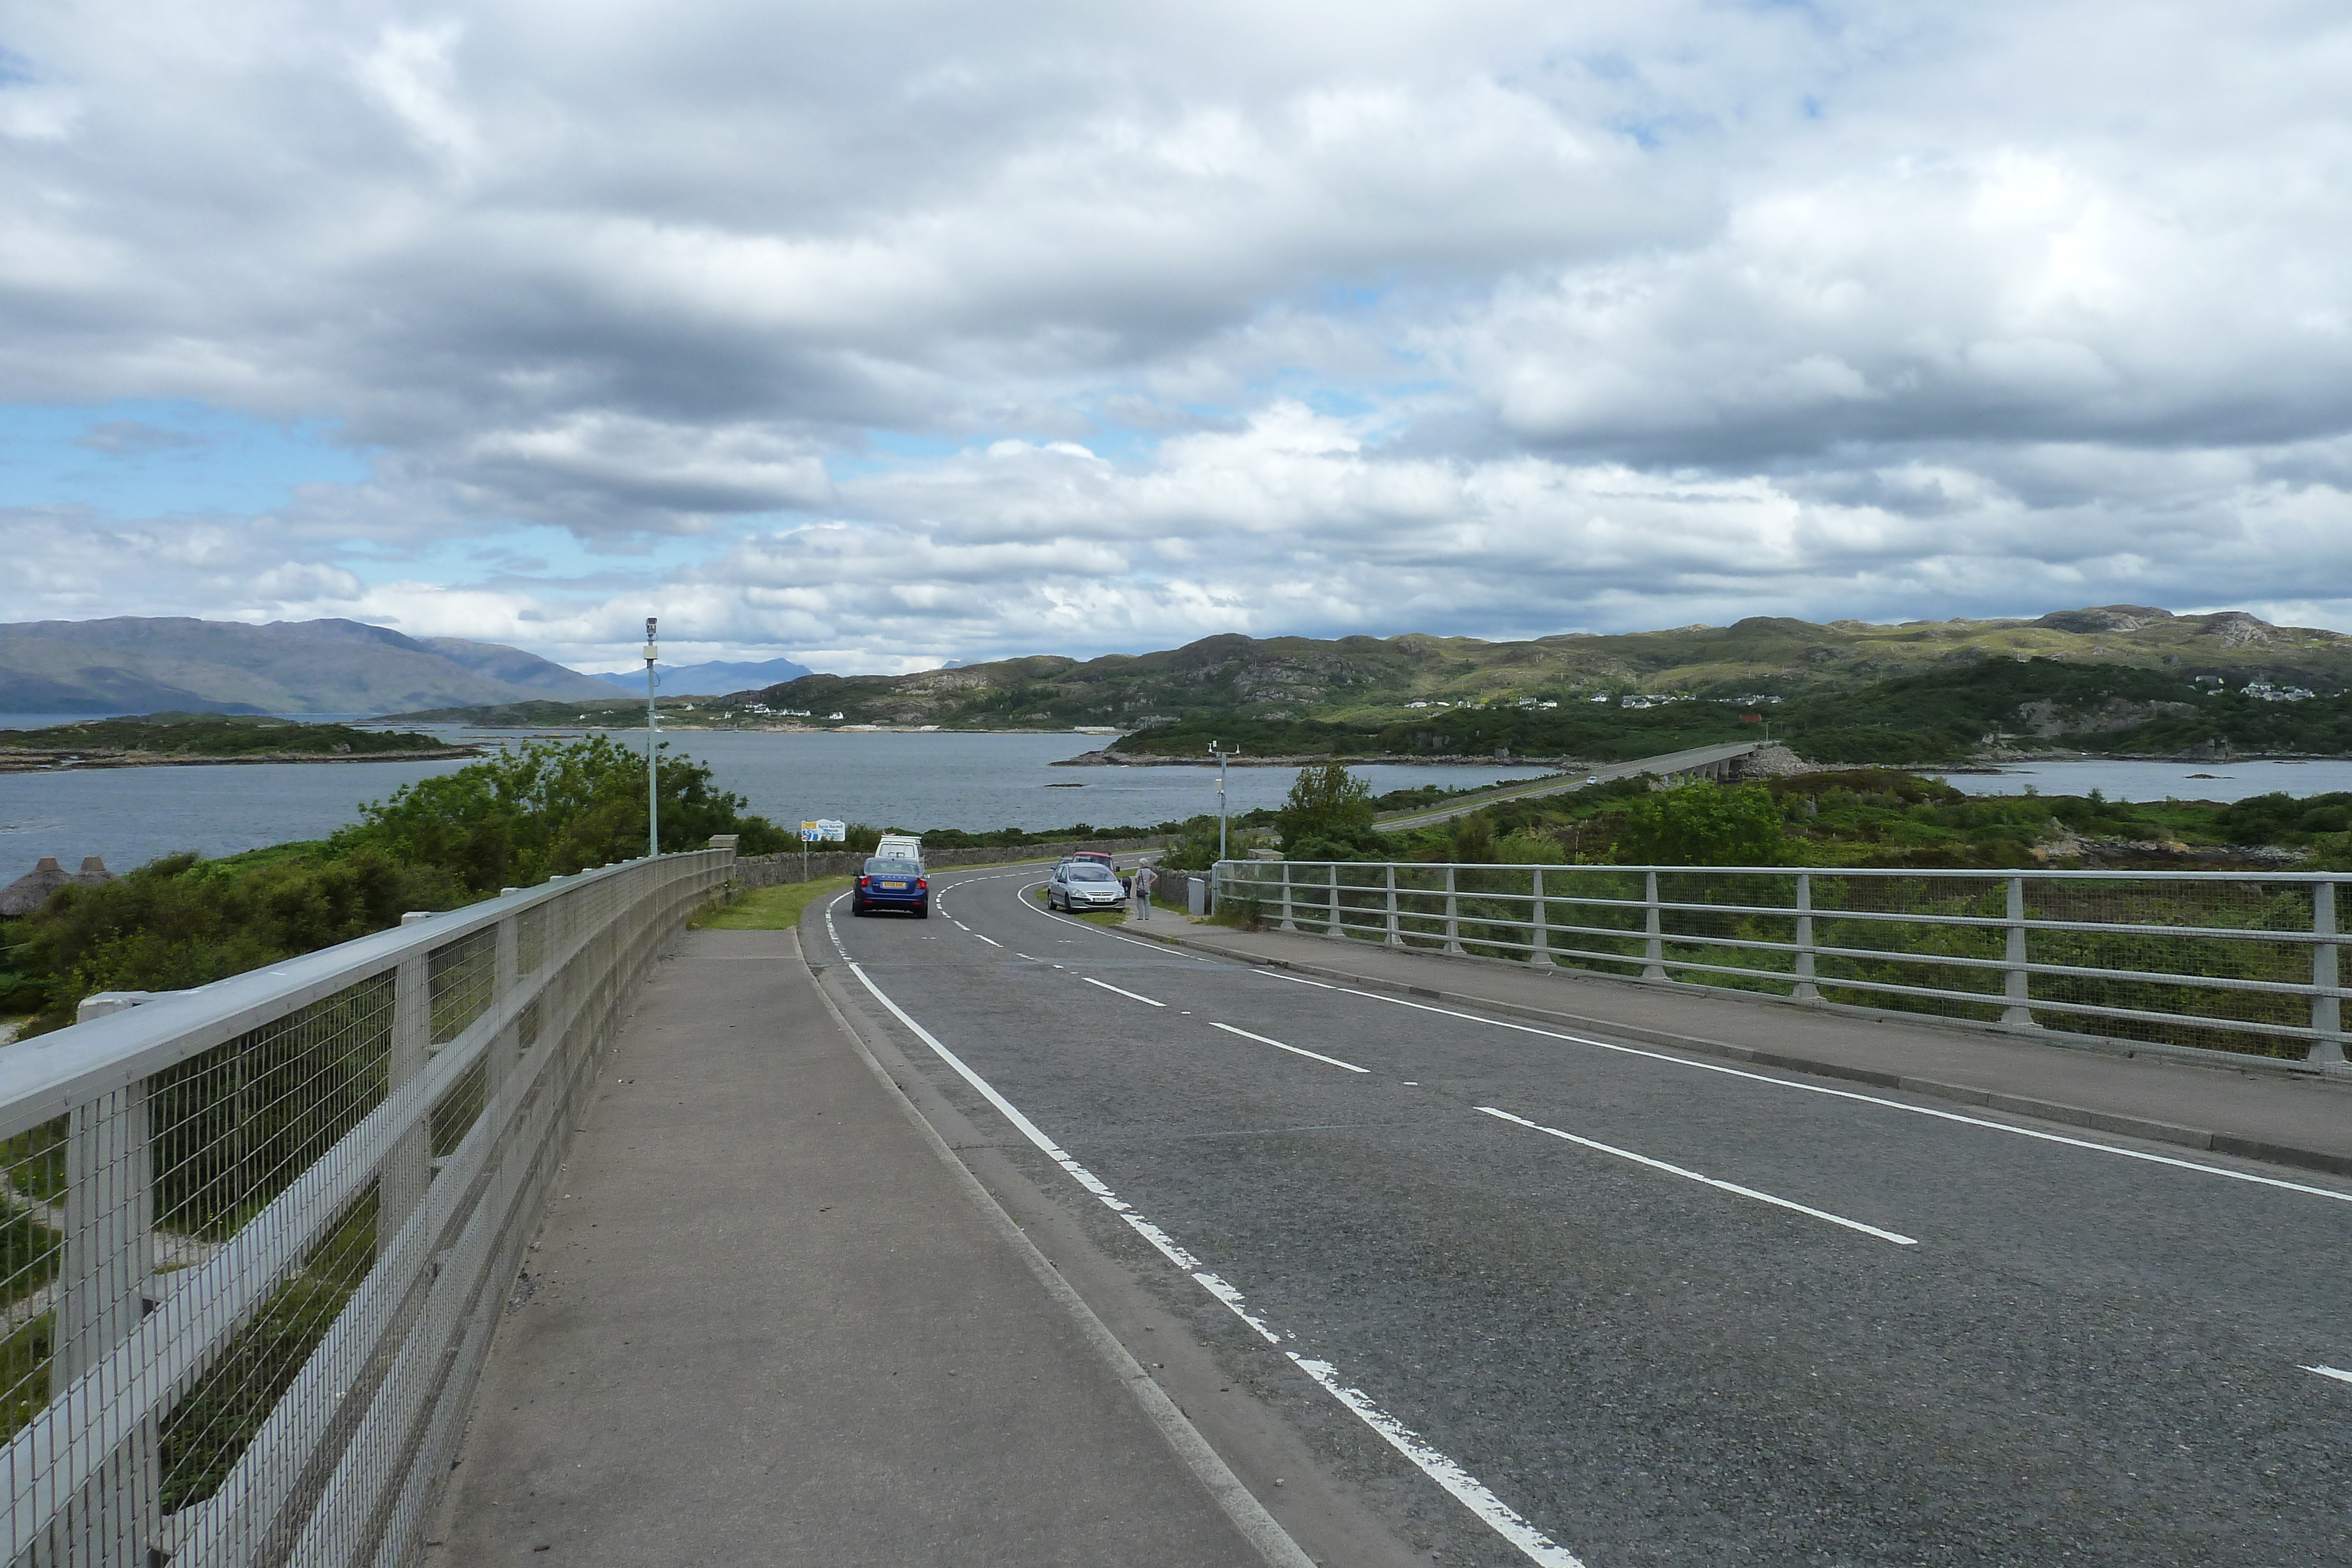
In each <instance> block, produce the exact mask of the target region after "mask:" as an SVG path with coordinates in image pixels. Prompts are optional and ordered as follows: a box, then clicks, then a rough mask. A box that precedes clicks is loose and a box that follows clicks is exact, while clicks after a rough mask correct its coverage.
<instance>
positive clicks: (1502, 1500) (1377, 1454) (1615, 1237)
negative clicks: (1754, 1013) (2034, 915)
mask: <svg viewBox="0 0 2352 1568" xmlns="http://www.w3.org/2000/svg"><path fill="white" fill-rule="evenodd" d="M1042 877H1043V873H1042V872H1040V871H1039V870H1036V869H1034V868H1031V869H1027V870H1024V871H1020V872H1015V873H1005V872H979V873H961V874H959V873H944V874H942V875H940V876H939V877H937V878H935V879H934V883H933V885H934V888H935V889H936V890H937V895H936V896H937V899H938V913H937V914H936V915H935V916H934V917H933V918H932V919H930V920H928V921H917V920H914V919H911V918H907V917H877V918H871V919H852V918H850V916H849V915H848V912H847V909H846V906H845V905H841V906H838V907H836V908H835V909H834V910H833V912H832V915H831V920H830V925H831V932H832V935H833V937H834V939H835V940H836V941H837V943H838V946H839V949H840V951H841V953H842V954H844V955H845V956H846V958H847V959H849V960H850V961H851V963H850V964H848V965H846V966H839V965H838V961H837V960H836V959H834V956H833V955H831V954H827V953H825V952H824V951H823V950H822V948H821V942H822V940H823V934H822V933H820V932H814V931H813V932H812V933H811V934H810V935H811V936H812V937H813V938H814V939H813V940H812V941H811V942H810V944H809V951H810V954H811V957H812V959H813V960H814V961H819V962H824V961H828V960H833V961H834V962H835V963H836V965H837V967H838V969H839V971H840V972H836V973H835V975H834V976H833V977H832V978H833V979H834V980H835V981H836V982H838V983H839V985H840V988H841V990H842V992H843V993H844V994H845V995H849V996H852V997H854V998H861V999H862V1002H863V1005H864V1006H865V1008H866V1010H867V1011H868V1012H869V1013H870V1014H871V1015H872V1017H873V1018H874V1019H877V1020H879V1023H878V1027H880V1028H882V1029H885V1030H889V1031H890V1032H891V1035H892V1039H893V1040H894V1042H895V1043H896V1044H897V1045H898V1047H899V1048H900V1049H901V1050H903V1052H904V1054H905V1057H906V1059H907V1061H908V1062H909V1063H911V1064H912V1065H913V1067H914V1068H915V1070H916V1071H919V1073H920V1074H921V1076H922V1077H923V1078H924V1079H925V1080H926V1081H927V1082H928V1084H929V1088H930V1090H931V1091H932V1092H935V1094H936V1096H937V1097H938V1098H940V1100H942V1101H943V1102H944V1103H947V1104H949V1105H951V1106H952V1107H953V1108H954V1110H955V1111H956V1112H958V1113H961V1115H962V1117H964V1118H965V1119H966V1121H967V1122H968V1124H969V1126H970V1127H971V1129H975V1130H976V1134H977V1137H978V1139H979V1141H980V1142H981V1143H982V1144H983V1145H989V1148H988V1149H986V1150H985V1151H972V1150H970V1149H968V1150H967V1154H966V1157H967V1158H968V1159H971V1158H976V1157H978V1155H979V1153H981V1152H986V1153H990V1154H992V1155H1001V1157H1002V1158H1003V1159H1004V1160H1007V1161H1009V1162H1011V1163H1012V1164H1013V1166H1017V1167H1018V1169H1019V1170H1020V1171H1021V1173H1022V1174H1023V1176H1025V1177H1027V1178H1028V1179H1029V1180H1030V1181H1032V1182H1033V1183H1034V1186H1035V1187H1036V1188H1037V1189H1038V1190H1039V1191H1041V1192H1043V1193H1045V1194H1046V1195H1047V1196H1048V1199H1049V1200H1050V1201H1051V1202H1052V1203H1053V1204H1055V1205H1057V1206H1058V1207H1059V1210H1060V1212H1061V1214H1062V1216H1063V1217H1064V1218H1065V1219H1066V1223H1067V1224H1069V1225H1071V1226H1074V1227H1076V1228H1079V1229H1081V1230H1082V1231H1083V1232H1084V1234H1085V1236H1086V1237H1087V1239H1089V1240H1090V1241H1091V1243H1092V1244H1093V1245H1094V1246H1096V1247H1097V1248H1098V1249H1101V1251H1102V1252H1103V1253H1105V1254H1107V1255H1108V1256H1110V1257H1112V1258H1114V1259H1116V1260H1118V1261H1119V1262H1120V1263H1122V1264H1124V1265H1125V1266H1127V1267H1128V1268H1129V1269H1131V1270H1133V1271H1134V1273H1135V1275H1136V1276H1137V1277H1138V1278H1139V1280H1140V1281H1142V1282H1143V1285H1144V1287H1145V1288H1147V1289H1149V1290H1150V1291H1152V1292H1153V1293H1154V1294H1155V1296H1156V1298H1157V1299H1158V1300H1159V1301H1161V1303H1162V1304H1163V1305H1164V1307H1165V1309H1166V1311H1167V1312H1168V1313H1169V1314H1171V1317H1172V1318H1173V1319H1175V1320H1176V1321H1177V1322H1180V1323H1181V1325H1182V1326H1183V1328H1184V1329H1185V1330H1186V1331H1187V1332H1189V1333H1191V1334H1192V1336H1193V1338H1194V1339H1195V1340H1196V1341H1197V1343H1198V1345H1199V1346H1200V1347H1203V1348H1204V1349H1205V1352H1206V1354H1207V1356H1208V1357H1209V1358H1211V1360H1212V1361H1213V1366H1214V1367H1215V1369H1216V1372H1215V1375H1214V1376H1215V1378H1217V1379H1222V1380H1223V1383H1222V1385H1221V1386H1217V1387H1213V1388H1211V1389H1210V1390H1208V1391H1207V1392H1206V1393H1204V1394H1203V1395H1202V1396H1201V1397H1200V1398H1198V1399H1196V1400H1195V1401H1194V1402H1193V1405H1192V1406H1189V1407H1188V1408H1190V1409H1191V1412H1192V1414H1193V1415H1194V1416H1195V1418H1196V1419H1199V1420H1202V1424H1203V1430H1204V1431H1206V1432H1208V1433H1209V1435H1210V1437H1211V1438H1212V1440H1213V1441H1215V1440H1217V1435H1218V1433H1219V1431H1220V1430H1223V1429H1228V1428H1233V1429H1239V1428H1240V1427H1247V1425H1248V1423H1247V1422H1246V1421H1238V1422H1235V1421H1228V1422H1226V1423H1225V1425H1224V1427H1220V1425H1219V1420H1220V1419H1221V1417H1218V1416H1217V1414H1216V1412H1215V1411H1213V1410H1211V1411H1207V1412H1204V1411H1203V1410H1202V1408H1201V1406H1203V1405H1206V1404H1209V1403H1211V1402H1213V1401H1216V1400H1222V1399H1230V1400H1233V1401H1236V1402H1240V1401H1246V1402H1250V1404H1251V1407H1252V1408H1253V1409H1255V1411H1257V1412H1258V1413H1260V1414H1261V1415H1262V1416H1265V1419H1266V1420H1267V1421H1269V1422H1272V1423H1275V1424H1278V1425H1279V1426H1280V1427H1281V1428H1282V1429H1284V1430H1285V1431H1286V1432H1288V1433H1289V1434H1291V1435H1293V1436H1294V1437H1295V1438H1296V1439H1297V1443H1298V1444H1299V1445H1300V1447H1301V1448H1303V1449H1304V1450H1307V1451H1311V1452H1312V1453H1313V1454H1314V1455H1315V1456H1316V1457H1317V1459H1318V1462H1319V1463H1320V1464H1321V1465H1322V1466H1323V1467H1324V1468H1325V1469H1328V1471H1329V1473H1330V1474H1331V1475H1332V1476H1334V1477H1336V1478H1337V1479H1338V1484H1339V1485H1340V1486H1341V1487H1343V1488H1344V1489H1346V1490H1349V1492H1350V1494H1351V1495H1353V1496H1355V1497H1357V1498H1359V1499H1360V1500H1362V1501H1363V1504H1364V1506H1365V1507H1367V1508H1368V1509H1370V1510H1372V1511H1376V1512H1377V1513H1378V1514H1379V1515H1380V1517H1381V1520H1382V1521H1383V1522H1384V1523H1385V1524H1386V1525H1387V1527H1388V1528H1389V1529H1390V1530H1391V1531H1393V1532H1394V1533H1395V1535H1396V1536H1397V1537H1398V1538H1400V1539H1402V1540H1405V1541H1409V1542H1412V1544H1413V1546H1414V1549H1415V1550H1417V1551H1422V1552H1428V1553H1429V1556H1430V1560H1432V1561H1435V1562H1442V1563H1492V1564H1521V1563H1530V1562H1532V1563H1545V1564H1551V1565H1554V1568H1559V1565H1565V1564H1570V1563H1582V1564H1589V1565H1591V1568H1620V1565H1630V1564H1654V1563H1691V1564H1707V1565H1714V1564H1724V1563H1742V1564H1771V1565H1789V1568H1796V1565H1799V1564H1806V1565H1811V1564H1898V1563H1899V1564H1912V1563H1917V1564H1930V1563H1934V1564H1943V1563H1954V1564H1958V1563H1967V1564H1995V1563H1999V1564H2009V1563H2014V1564H2021V1565H2023V1564H2034V1565H2044V1564H2052V1563H2068V1564H2077V1565H2093V1564H2097V1565H2112V1568H2146V1565H2148V1564H2156V1563H2199V1564H2207V1565H2217V1568H2218V1565H2228V1568H2293V1565H2303V1564H2308V1565H2311V1568H2323V1565H2324V1568H2342V1565H2343V1564H2344V1563H2352V1311H2347V1298H2346V1279H2347V1260H2352V1182H2346V1181H2342V1180H2338V1179H2336V1178H2332V1177H2327V1176H2302V1175H2300V1174H2298V1173H2294V1172H2287V1171H2282V1170H2279V1169H2276V1168H2273V1167H2266V1166H2257V1165H2253V1164H2251V1163H2241V1162H2233V1161H2231V1160H2229V1159H2226V1158H2221V1157H2212V1156H2205V1155H2195V1156H2189V1157H2180V1156H2179V1152H2178V1151H2166V1150H2164V1149H2162V1148H2160V1147H2159V1146H2158V1145H2134V1144H2131V1143H2129V1142H2128V1141H2126V1140H2122V1139H2109V1138H2103V1137H2101V1136H2099V1135H2096V1134H2082V1133H2081V1132H2080V1130H2079V1129H2040V1132H2041V1134H2042V1135H2034V1134H2035V1132H2036V1128H2035V1125H2034V1124H2026V1123H2021V1122H2013V1121H2011V1122H2004V1121H2002V1120H2000V1119H1999V1118H1996V1117H1991V1116H1976V1115H1968V1114H1962V1113H1958V1112H1956V1111H1955V1110H1953V1109H1952V1108H1951V1107H1950V1106H1949V1105H1948V1104H1941V1103H1934V1102H1928V1101H1926V1100H1914V1099H1911V1098H1909V1097H1906V1096H1905V1095H1903V1094H1901V1093H1899V1092H1869V1093H1862V1092H1854V1091H1853V1089H1852V1088H1851V1087H1850V1086H1849V1087H1847V1088H1844V1089H1841V1088H1839V1087H1837V1086H1835V1085H1834V1084H1832V1083H1831V1082H1826V1081H1819V1080H1808V1079H1804V1078H1801V1077H1798V1076H1795V1075H1791V1074H1780V1073H1774V1072H1759V1071H1748V1070H1745V1069H1736V1068H1732V1067H1729V1066H1727V1065H1726V1064H1723V1063H1721V1062H1715V1063H1708V1062H1704V1061H1689V1060H1685V1059H1682V1058H1678V1057H1675V1056H1674V1055H1672V1054H1670V1053H1666V1052H1662V1051H1653V1050H1647V1049H1639V1048H1632V1047H1628V1046H1625V1045H1624V1044H1622V1042H1612V1041H1610V1040H1607V1039H1606V1038H1605V1037H1603V1036H1601V1035H1597V1034H1595V1035H1588V1036H1585V1037H1582V1038H1575V1037H1570V1036H1568V1035H1566V1034H1564V1033H1560V1032H1556V1031H1547V1030H1542V1029H1539V1028H1537V1027H1535V1026H1533V1025H1530V1024H1527V1023H1524V1022H1517V1021H1513V1020H1508V1019H1499V1018H1486V1017H1481V1016H1479V1015H1477V1014H1476V1013H1475V1012H1474V1011H1471V1010H1468V1009H1458V1008H1453V1007H1450V1006H1440V1005H1437V1004H1427V1003H1419V1002H1415V1001H1413V1000H1412V999H1411V998H1394V997H1387V996H1379V995H1373V994H1370V993H1366V992H1357V991H1352V990H1349V989H1347V988H1340V987H1334V986H1328V985H1321V984H1315V983H1310V982H1307V981H1305V980H1302V979H1298V978H1294V977H1282V976H1280V975H1278V974H1276V973H1274V972H1272V971H1269V970H1265V969H1259V968H1252V967H1244V966H1241V965H1236V964H1228V963H1223V962H1217V961H1213V960H1210V959H1205V958H1202V957H1198V956H1191V955H1187V954H1183V953H1180V952H1175V951H1172V950H1169V949H1164V948H1160V947H1159V946H1154V945H1150V944H1145V943H1139V942H1137V941H1135V940H1133V939H1132V938H1131V937H1129V936H1124V935H1122V934H1120V933H1118V932H1116V931H1111V930H1106V929H1103V928H1101V927H1098V926H1095V925H1088V924H1086V923H1084V922H1080V921H1076V920H1071V919H1068V918H1066V917H1062V916H1058V915H1048V914H1046V913H1045V912H1043V911H1041V910H1039V909H1037V908H1036V907H1035V906H1034V904H1032V903H1031V902H1029V901H1028V900H1027V899H1025V898H1024V890H1025V889H1031V888H1034V887H1035V886H1037V885H1038V884H1040V883H1041V881H1042ZM812 918H813V920H814V919H815V918H816V917H815V916H814V915H813V916H812ZM1160 918H1162V919H1166V918H1170V916H1169V915H1166V914H1165V913H1163V914H1162V915H1160ZM2053 1131H2055V1132H2063V1134H2064V1135H2063V1137H2062V1136H2052V1135H2050V1134H2052V1133H2053ZM2148 1155H2157V1156H2158V1157H2154V1158H2151V1157H2146V1156H2148ZM2135 1156H2138V1157H2135ZM1107 1315H1108V1314H1107ZM1130 1348H1136V1354H1137V1355H1138V1358H1139V1360H1141V1361H1143V1363H1144V1364H1145V1365H1146V1366H1147V1367H1150V1366H1153V1365H1155V1364H1173V1363H1175V1362H1176V1360H1177V1358H1176V1356H1175V1355H1173V1354H1163V1355H1159V1356H1156V1357H1155V1355H1154V1354H1153V1347H1152V1346H1150V1345H1145V1346H1142V1347H1140V1348H1137V1347H1133V1346H1131V1347H1130ZM1169 1375H1171V1376H1172V1375H1173V1374H1169ZM1183 1399H1184V1396H1181V1395H1180V1403H1182V1402H1183ZM1235 1468H1236V1469H1239V1470H1242V1471H1244V1474H1248V1473H1250V1472H1249V1467H1248V1466H1247V1464H1246V1463H1245V1462H1244V1461H1242V1460H1238V1459H1237V1460H1236V1463H1235ZM1276 1511H1277V1512H1279V1511H1280V1510H1279V1508H1277V1510H1276ZM1301 1544H1302V1545H1306V1546H1307V1548H1308V1550H1309V1551H1310V1552H1312V1551H1313V1550H1314V1543H1313V1542H1311V1541H1309V1540H1304V1539H1303V1540H1302V1542H1301ZM1331 1560H1337V1559H1331Z"/></svg>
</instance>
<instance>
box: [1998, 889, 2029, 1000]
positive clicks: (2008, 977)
mask: <svg viewBox="0 0 2352 1568" xmlns="http://www.w3.org/2000/svg"><path fill="white" fill-rule="evenodd" d="M2005 962H2006V963H2007V965H2008V968H2007V969H2006V971H2005V972H2004V973H2003V975H2002V977H2001V997H2002V1000H2003V1002H2004V1003H2005V1004H2006V1005H2004V1006H2003V1007H2002V1008H2001V1009H2000V1021H2001V1022H2002V1024H2003V1025H2005V1026H2007V1027H2008V1028H2011V1029H2032V1028H2034V1027H2035V1025H2034V1022H2033V1009H2032V1008H2030V1007H2028V1006H2027V1005H2026V1001H2027V994H2026V985H2025V982H2026V979H2027V975H2026V973H2025V879H2024V878H2023V877H2021V876H2013V877H2011V878H2010V879H2009V948H2008V953H2007V956H2006V958H2005Z"/></svg>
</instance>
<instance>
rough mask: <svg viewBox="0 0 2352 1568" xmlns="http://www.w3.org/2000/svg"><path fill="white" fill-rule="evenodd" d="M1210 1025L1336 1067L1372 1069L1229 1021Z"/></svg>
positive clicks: (1358, 1069) (1349, 1069) (1363, 1070)
mask: <svg viewBox="0 0 2352 1568" xmlns="http://www.w3.org/2000/svg"><path fill="white" fill-rule="evenodd" d="M1209 1027H1210V1028H1211V1029H1221V1030H1224V1031H1225V1032H1226V1033H1227V1034H1237V1035H1239V1036H1241V1037H1242V1038H1243V1039H1244V1040H1255V1041H1257V1042H1258V1043H1259V1044H1260V1045H1270V1046H1272V1047H1274V1049H1275V1050H1276V1051H1288V1052H1290V1054H1291V1055H1293V1056H1311V1057H1313V1058H1314V1059H1315V1060H1316V1061H1328V1062H1329V1063H1330V1064H1331V1065H1332V1066H1334V1067H1344V1068H1346V1069H1347V1070H1348V1071H1350V1072H1370V1071H1371V1069H1370V1068H1369V1067H1359V1066H1357V1065H1356V1064H1355V1063H1354V1062H1352V1061H1340V1060H1339V1058H1338V1057H1336V1056H1326V1055H1324V1054H1323V1053H1322V1052H1321V1051H1307V1050H1303V1049H1301V1048H1300V1047H1298V1046H1295V1045H1285V1044H1283V1043H1282V1041H1280V1040H1268V1039H1266V1038H1265V1036H1264V1035H1262V1034H1252V1033H1250V1031H1249V1030H1245V1029H1235V1028H1234V1026H1233V1025H1231V1024H1229V1023H1218V1022H1216V1021H1215V1020H1214V1019H1212V1020H1210V1023H1209Z"/></svg>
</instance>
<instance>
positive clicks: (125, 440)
mask: <svg viewBox="0 0 2352 1568" xmlns="http://www.w3.org/2000/svg"><path fill="white" fill-rule="evenodd" d="M73 444H75V445H76V446H85V447H88V448H89V450H90V451H92V452H103V453H105V454H106V455H108V456H110V457H143V456H146V455H149V454H151V453H156V452H184V451H186V450H187V449H188V448H190V447H194V446H202V445H203V444H205V438H204V437H203V436H201V435H195V434H190V433H189V432H187V431H184V430H166V429H164V428H163V426H161V425H155V424H149V423H146V422H145V421H144V420H137V419H105V420H100V421H99V422H98V423H96V424H93V425H91V426H90V427H89V429H88V430H85V431H83V432H82V433H81V434H79V435H77V436H75V437H74V438H73Z"/></svg>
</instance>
